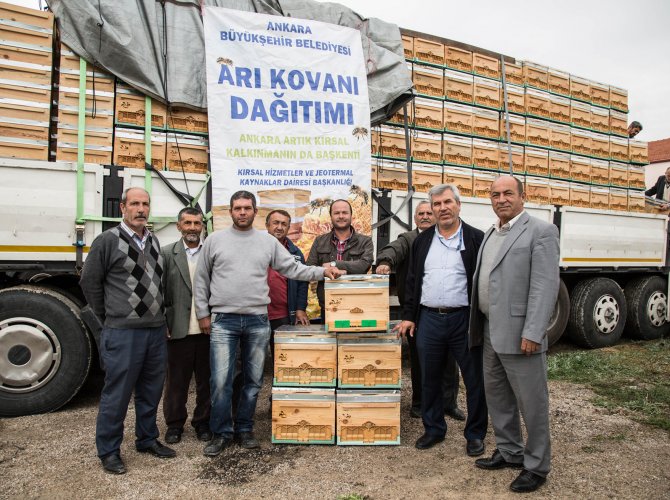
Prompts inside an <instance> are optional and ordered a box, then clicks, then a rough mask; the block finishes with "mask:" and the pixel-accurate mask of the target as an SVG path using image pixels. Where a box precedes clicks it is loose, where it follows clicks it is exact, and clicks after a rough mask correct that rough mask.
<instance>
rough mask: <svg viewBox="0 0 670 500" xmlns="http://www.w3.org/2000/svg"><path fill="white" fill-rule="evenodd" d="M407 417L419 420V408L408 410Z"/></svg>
mask: <svg viewBox="0 0 670 500" xmlns="http://www.w3.org/2000/svg"><path fill="white" fill-rule="evenodd" d="M409 416H410V417H412V418H421V408H414V407H413V406H412V408H411V409H410V410H409Z"/></svg>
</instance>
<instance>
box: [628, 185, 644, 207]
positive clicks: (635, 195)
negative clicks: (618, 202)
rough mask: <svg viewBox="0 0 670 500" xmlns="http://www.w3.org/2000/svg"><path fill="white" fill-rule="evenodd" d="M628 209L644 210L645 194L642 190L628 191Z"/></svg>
mask: <svg viewBox="0 0 670 500" xmlns="http://www.w3.org/2000/svg"><path fill="white" fill-rule="evenodd" d="M628 211H630V212H644V211H645V196H644V191H632V190H629V191H628Z"/></svg>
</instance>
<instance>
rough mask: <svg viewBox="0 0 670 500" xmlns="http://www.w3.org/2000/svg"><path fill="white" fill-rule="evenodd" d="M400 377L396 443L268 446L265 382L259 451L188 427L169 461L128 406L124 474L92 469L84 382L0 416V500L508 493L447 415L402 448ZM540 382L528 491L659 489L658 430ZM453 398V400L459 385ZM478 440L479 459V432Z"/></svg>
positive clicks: (552, 494) (408, 432) (550, 494)
mask: <svg viewBox="0 0 670 500" xmlns="http://www.w3.org/2000/svg"><path fill="white" fill-rule="evenodd" d="M408 375H409V373H408V370H405V372H404V379H403V384H404V387H405V388H404V389H403V399H402V413H401V419H402V429H401V440H402V444H401V445H400V446H397V447H336V446H274V445H272V444H271V443H270V425H271V422H270V408H269V406H270V405H269V403H268V395H269V387H267V386H266V387H264V389H263V392H262V393H261V397H260V398H259V405H258V410H257V414H256V433H257V435H258V437H260V438H261V443H262V448H261V449H260V450H251V451H248V450H243V449H241V448H238V447H234V448H231V449H229V450H227V451H225V452H224V453H223V454H222V455H220V456H219V457H216V458H214V459H209V458H206V457H204V456H203V455H202V448H203V444H202V443H200V442H199V441H197V440H196V438H195V435H194V433H193V432H192V430H191V429H190V428H189V429H187V430H186V432H185V433H184V435H183V439H182V442H181V443H179V444H177V445H175V446H174V447H175V449H176V450H177V453H178V456H177V458H175V459H172V460H159V459H156V458H154V457H151V456H147V455H140V454H139V453H136V452H135V450H134V442H133V441H134V426H133V422H134V413H133V410H132V408H131V409H130V411H129V414H128V418H127V420H126V424H127V427H126V433H125V437H124V442H123V445H122V449H121V452H122V456H123V458H124V461H125V463H126V467H127V468H128V473H127V474H126V475H124V476H111V475H107V474H104V473H103V472H102V469H101V467H100V463H99V461H98V459H97V457H96V452H95V443H94V433H95V417H96V414H97V391H98V390H99V384H100V381H99V379H97V380H96V379H93V380H92V381H91V382H90V383H89V384H88V385H87V386H86V387H85V389H84V391H82V394H80V395H79V396H77V398H75V400H73V401H72V402H71V403H70V404H69V405H67V406H66V407H65V408H64V409H63V410H61V411H58V412H56V413H51V414H47V415H36V416H31V417H21V418H15V419H4V420H0V478H1V479H0V498H49V499H56V498H67V499H70V498H92V499H93V498H95V499H99V498H143V499H146V498H175V497H177V498H206V497H215V498H229V499H242V498H244V499H249V498H254V499H255V498H309V499H312V498H314V499H321V500H325V499H335V498H337V496H338V495H342V494H351V493H358V494H360V495H367V497H369V498H370V499H374V500H377V499H386V498H388V499H397V498H403V497H413V496H415V495H420V497H421V498H431V499H433V498H435V499H438V498H464V497H466V498H492V497H495V498H519V497H518V495H516V494H513V493H511V492H510V491H509V490H508V485H509V483H510V482H511V481H512V479H514V477H515V476H516V474H517V471H514V470H511V469H505V470H501V471H483V470H479V469H477V468H475V467H474V465H473V461H474V459H472V458H470V457H467V456H466V455H465V450H464V446H465V440H464V438H463V424H462V423H461V422H455V421H453V420H449V421H448V425H449V430H448V434H447V439H446V441H445V442H444V443H442V444H440V445H438V446H436V447H434V448H432V449H430V450H426V451H419V450H417V449H415V448H414V441H415V440H416V439H417V438H418V437H419V436H420V435H421V434H422V430H423V427H422V425H421V422H420V420H417V419H412V418H410V417H409V401H410V399H409V390H408V386H409V377H408ZM268 379H269V378H266V380H268ZM549 390H550V398H551V400H550V401H551V419H552V422H551V427H552V439H553V442H552V445H553V471H552V473H551V475H550V476H549V481H548V482H547V484H546V485H545V486H543V487H542V488H541V489H540V490H539V491H538V492H536V493H535V494H533V495H531V496H532V497H533V498H589V499H591V498H593V499H599V498H658V499H661V498H663V499H668V498H670V467H668V464H669V463H670V436H669V435H668V433H666V432H663V431H661V430H657V429H653V428H650V427H647V426H644V425H641V424H638V423H636V422H634V421H633V420H631V419H630V418H629V416H628V415H626V414H625V413H624V412H621V413H619V414H612V413H610V412H608V411H605V410H602V409H600V408H597V407H594V406H593V405H592V404H591V403H589V399H590V398H591V397H592V396H593V394H592V393H591V392H590V391H589V390H587V389H585V388H583V387H581V386H577V385H573V384H567V383H561V382H550V385H549ZM190 399H191V400H193V399H194V394H193V395H192V397H191V398H190ZM459 399H460V405H461V407H462V408H464V406H465V401H464V398H463V390H461V394H460V395H459ZM160 415H161V416H160V417H159V427H160V429H161V432H164V431H165V425H164V423H163V420H162V413H160ZM486 446H487V450H486V456H489V455H490V453H491V452H492V451H493V449H494V448H495V443H494V440H493V431H492V430H491V429H489V435H488V436H487V439H486Z"/></svg>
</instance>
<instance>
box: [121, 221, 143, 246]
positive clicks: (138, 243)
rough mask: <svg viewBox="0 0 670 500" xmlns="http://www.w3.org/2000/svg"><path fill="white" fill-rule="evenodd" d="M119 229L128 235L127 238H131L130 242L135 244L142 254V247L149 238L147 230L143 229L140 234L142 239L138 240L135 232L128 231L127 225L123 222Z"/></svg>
mask: <svg viewBox="0 0 670 500" xmlns="http://www.w3.org/2000/svg"><path fill="white" fill-rule="evenodd" d="M119 225H120V226H121V229H123V230H124V231H125V232H126V233H128V236H130V237H131V238H132V240H133V241H134V242H135V243H136V244H137V246H138V247H139V248H140V250H142V251H143V252H144V245H146V243H147V239H148V238H149V234H150V233H149V230H148V229H147V228H146V227H145V228H144V232H143V233H142V237H141V238H140V237H139V236H138V235H137V233H136V232H135V231H133V230H132V229H130V228H129V227H128V225H127V224H126V223H125V221H121V224H119Z"/></svg>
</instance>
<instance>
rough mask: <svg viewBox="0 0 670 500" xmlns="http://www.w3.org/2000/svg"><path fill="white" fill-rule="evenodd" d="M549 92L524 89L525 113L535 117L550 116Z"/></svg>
mask: <svg viewBox="0 0 670 500" xmlns="http://www.w3.org/2000/svg"><path fill="white" fill-rule="evenodd" d="M550 97H551V94H549V93H548V92H544V91H542V90H537V89H526V114H527V115H528V116H534V117H537V118H549V117H550V116H551V100H550Z"/></svg>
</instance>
